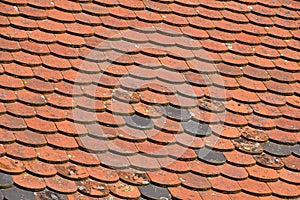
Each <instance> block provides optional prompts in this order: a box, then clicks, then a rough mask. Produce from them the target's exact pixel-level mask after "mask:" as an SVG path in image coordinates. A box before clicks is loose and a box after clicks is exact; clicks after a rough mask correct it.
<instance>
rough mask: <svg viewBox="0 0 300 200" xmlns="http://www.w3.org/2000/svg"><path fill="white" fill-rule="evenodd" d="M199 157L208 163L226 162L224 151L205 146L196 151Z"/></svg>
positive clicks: (219, 163)
mask: <svg viewBox="0 0 300 200" xmlns="http://www.w3.org/2000/svg"><path fill="white" fill-rule="evenodd" d="M196 153H197V155H198V158H199V159H200V160H201V161H203V162H206V163H210V164H216V165H221V164H223V163H225V162H226V158H225V156H224V154H223V153H221V152H217V151H214V150H212V149H209V148H206V147H204V148H203V149H200V150H197V151H196Z"/></svg>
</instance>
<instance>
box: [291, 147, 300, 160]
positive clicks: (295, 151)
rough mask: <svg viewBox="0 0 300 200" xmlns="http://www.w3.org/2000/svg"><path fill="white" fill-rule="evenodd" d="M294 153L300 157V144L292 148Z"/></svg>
mask: <svg viewBox="0 0 300 200" xmlns="http://www.w3.org/2000/svg"><path fill="white" fill-rule="evenodd" d="M292 153H293V154H294V155H295V156H297V157H300V144H296V145H294V146H293V147H292Z"/></svg>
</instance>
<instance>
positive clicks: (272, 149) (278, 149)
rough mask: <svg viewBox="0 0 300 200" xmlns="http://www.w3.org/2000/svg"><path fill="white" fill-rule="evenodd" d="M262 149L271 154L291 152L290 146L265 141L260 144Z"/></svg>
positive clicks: (283, 154) (284, 154)
mask: <svg viewBox="0 0 300 200" xmlns="http://www.w3.org/2000/svg"><path fill="white" fill-rule="evenodd" d="M262 147H263V148H264V151H265V152H267V153H269V154H270V155H273V156H288V155H290V154H291V146H288V145H282V144H276V143H273V142H266V143H263V144H262Z"/></svg>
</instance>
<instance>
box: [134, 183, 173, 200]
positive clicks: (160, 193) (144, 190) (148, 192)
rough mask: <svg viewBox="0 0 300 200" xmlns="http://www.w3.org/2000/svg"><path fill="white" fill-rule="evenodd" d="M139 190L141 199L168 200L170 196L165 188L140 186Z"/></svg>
mask: <svg viewBox="0 0 300 200" xmlns="http://www.w3.org/2000/svg"><path fill="white" fill-rule="evenodd" d="M139 190H140V192H141V194H142V196H143V197H145V198H149V199H153V200H154V199H162V198H163V199H170V198H171V194H170V192H169V191H168V189H167V188H164V187H158V186H155V185H152V184H150V185H147V186H140V187H139Z"/></svg>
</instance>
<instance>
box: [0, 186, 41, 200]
mask: <svg viewBox="0 0 300 200" xmlns="http://www.w3.org/2000/svg"><path fill="white" fill-rule="evenodd" d="M1 191H2V193H3V196H4V198H5V199H8V200H19V199H20V200H21V199H22V200H33V199H35V198H36V196H35V195H34V192H32V191H28V190H23V189H20V188H17V187H16V186H12V187H10V188H7V189H2V190H1Z"/></svg>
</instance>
